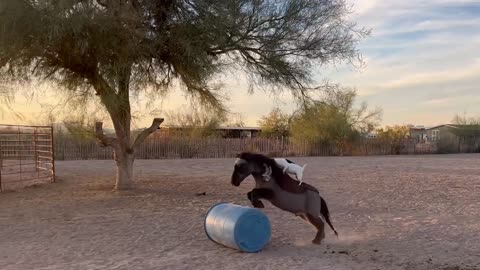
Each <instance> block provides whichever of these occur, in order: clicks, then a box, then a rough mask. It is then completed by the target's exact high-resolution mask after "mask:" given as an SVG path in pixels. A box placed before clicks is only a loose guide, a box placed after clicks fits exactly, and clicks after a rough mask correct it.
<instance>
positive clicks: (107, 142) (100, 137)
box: [95, 122, 117, 147]
mask: <svg viewBox="0 0 480 270" xmlns="http://www.w3.org/2000/svg"><path fill="white" fill-rule="evenodd" d="M95 136H96V137H97V141H98V144H99V145H100V146H103V147H107V146H112V147H114V146H115V145H116V144H117V138H113V137H108V136H106V135H105V133H103V122H96V123H95Z"/></svg>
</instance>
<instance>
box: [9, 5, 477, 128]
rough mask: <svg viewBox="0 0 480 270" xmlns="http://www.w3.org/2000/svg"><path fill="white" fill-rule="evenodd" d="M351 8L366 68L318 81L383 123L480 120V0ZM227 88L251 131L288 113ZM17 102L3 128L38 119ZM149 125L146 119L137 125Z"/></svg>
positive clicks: (281, 101)
mask: <svg viewBox="0 0 480 270" xmlns="http://www.w3.org/2000/svg"><path fill="white" fill-rule="evenodd" d="M350 2H351V3H352V4H353V5H354V6H353V10H354V11H355V14H353V15H352V19H353V20H355V21H356V22H358V24H359V26H366V27H368V28H371V29H372V35H371V36H370V37H368V38H367V39H365V40H364V41H362V42H361V44H360V45H359V49H360V50H361V52H362V54H363V56H364V57H365V60H366V66H365V67H364V68H363V69H361V70H353V69H352V68H350V67H348V66H338V67H319V68H318V73H317V75H316V78H318V79H323V78H328V79H330V80H331V81H333V82H338V83H341V84H342V85H345V86H349V87H355V88H356V89H357V92H358V95H359V98H358V100H359V101H366V102H368V104H369V105H370V106H371V107H376V106H379V107H381V108H383V111H384V112H383V122H382V124H383V125H392V124H421V125H427V126H428V125H436V124H441V123H447V122H449V121H450V120H451V119H452V117H453V115H454V114H456V113H460V114H463V113H466V114H467V116H480V94H478V93H480V91H479V90H480V49H479V48H480V1H478V0H476V1H473V0H471V1H468V0H424V1H414V0H406V1H392V0H387V1H376V0H360V1H354V0H350ZM226 89H227V90H229V91H230V93H231V95H230V101H229V103H228V105H229V106H228V107H229V108H230V109H231V110H232V111H234V112H236V113H241V114H242V115H243V116H244V120H245V122H246V124H247V125H249V126H256V125H257V120H258V119H259V118H260V117H261V116H262V115H265V114H267V113H268V112H269V111H270V110H271V109H272V108H273V107H275V106H280V107H281V108H284V109H285V110H286V111H287V112H290V111H291V110H292V109H293V105H292V104H291V102H290V97H289V95H287V94H285V95H283V96H280V97H277V99H275V98H273V97H272V96H271V95H268V94H265V93H262V92H258V93H255V94H253V95H248V94H247V86H246V83H245V82H244V81H242V80H238V81H235V80H232V79H231V78H230V79H229V80H228V81H226ZM49 96H50V98H51V99H54V96H53V95H51V94H50V95H49ZM16 100H17V101H16V103H15V104H14V107H15V108H16V109H17V111H18V112H20V113H22V114H23V115H24V116H25V120H18V119H15V118H13V116H12V113H11V112H8V111H6V112H4V113H3V115H0V117H3V118H1V121H2V122H3V123H23V122H32V121H33V122H34V121H35V119H38V116H39V113H40V111H41V108H40V105H39V104H38V103H37V102H35V101H33V102H27V101H26V100H25V99H24V98H23V97H22V96H21V95H19V96H17V99H16ZM182 104H185V102H184V99H183V97H182V95H181V94H180V93H179V92H175V93H173V94H171V95H170V96H169V97H168V98H167V99H165V100H163V102H161V101H158V102H155V105H156V106H154V108H155V109H163V110H171V109H176V108H179V107H180V106H181V105H182ZM137 109H138V110H142V106H141V105H140V106H138V107H137ZM151 109H152V108H151ZM151 109H150V110H151ZM160 116H161V115H160ZM150 121H151V117H150V116H148V117H145V118H142V119H141V120H140V121H139V122H138V124H139V125H147V124H148V123H149V122H150Z"/></svg>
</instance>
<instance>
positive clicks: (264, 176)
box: [231, 152, 338, 244]
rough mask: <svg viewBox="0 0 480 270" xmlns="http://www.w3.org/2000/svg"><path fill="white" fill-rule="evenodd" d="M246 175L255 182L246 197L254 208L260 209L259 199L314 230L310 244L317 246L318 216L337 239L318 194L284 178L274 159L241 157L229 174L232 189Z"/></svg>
mask: <svg viewBox="0 0 480 270" xmlns="http://www.w3.org/2000/svg"><path fill="white" fill-rule="evenodd" d="M249 175H252V176H253V178H254V179H255V183H256V185H255V188H254V189H252V191H250V192H248V193H247V197H248V199H249V200H250V202H251V203H252V205H253V206H254V207H256V208H264V205H263V203H262V202H261V201H260V199H264V200H268V201H270V202H271V203H272V204H273V205H274V206H276V207H278V208H280V209H282V210H284V211H288V212H291V213H294V214H295V215H296V216H299V217H300V218H302V219H303V220H305V221H307V222H309V223H310V224H312V225H313V226H315V228H316V229H317V234H316V236H315V238H314V239H313V240H312V242H313V243H314V244H320V242H321V241H322V239H324V238H325V224H324V223H323V221H322V218H321V217H320V215H322V216H323V217H324V218H325V221H326V222H327V223H328V225H329V226H330V228H331V229H332V230H333V231H334V232H335V235H337V236H338V233H337V231H335V229H334V228H333V226H332V223H331V222H330V214H329V211H328V207H327V203H326V202H325V200H324V199H323V198H322V197H321V196H320V194H319V192H318V190H317V189H316V188H315V187H313V186H311V185H309V184H306V183H302V184H300V185H299V184H298V183H299V182H298V181H296V180H294V179H293V178H291V177H290V176H289V175H288V174H284V173H283V170H282V168H281V167H279V166H278V165H277V163H276V162H275V160H274V159H271V158H269V157H267V156H264V155H261V154H254V153H246V152H244V153H241V154H240V155H238V158H237V160H236V161H235V167H234V171H233V174H232V180H231V181H232V185H234V186H237V187H238V186H240V184H241V182H242V181H243V180H245V178H247V177H248V176H249Z"/></svg>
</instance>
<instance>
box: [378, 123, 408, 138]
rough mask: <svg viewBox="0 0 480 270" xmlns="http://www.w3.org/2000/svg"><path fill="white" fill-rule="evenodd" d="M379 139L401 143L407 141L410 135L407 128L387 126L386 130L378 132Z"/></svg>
mask: <svg viewBox="0 0 480 270" xmlns="http://www.w3.org/2000/svg"><path fill="white" fill-rule="evenodd" d="M377 134H378V138H379V139H382V140H387V141H393V142H399V141H403V140H405V139H406V138H407V137H408V135H409V128H408V127H407V126H398V125H396V126H392V127H390V126H387V127H386V128H385V129H384V128H380V129H378V130H377Z"/></svg>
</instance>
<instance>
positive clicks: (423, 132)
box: [408, 125, 427, 142]
mask: <svg viewBox="0 0 480 270" xmlns="http://www.w3.org/2000/svg"><path fill="white" fill-rule="evenodd" d="M408 127H409V137H410V138H411V139H414V140H415V141H416V142H425V141H427V128H426V127H425V126H420V125H418V126H414V125H410V126H408Z"/></svg>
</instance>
